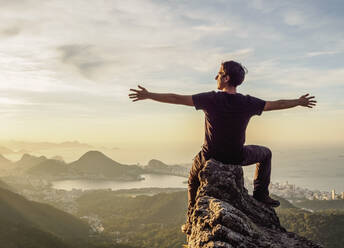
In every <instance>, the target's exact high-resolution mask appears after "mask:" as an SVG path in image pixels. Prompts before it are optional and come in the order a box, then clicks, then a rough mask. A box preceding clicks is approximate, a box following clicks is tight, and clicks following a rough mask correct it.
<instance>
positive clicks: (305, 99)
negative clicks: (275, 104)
mask: <svg viewBox="0 0 344 248" xmlns="http://www.w3.org/2000/svg"><path fill="white" fill-rule="evenodd" d="M308 95H309V94H306V95H303V96H301V97H300V98H299V99H298V102H299V105H300V106H303V107H308V108H313V106H315V103H316V102H317V101H315V100H314V96H308ZM311 99H312V100H311Z"/></svg>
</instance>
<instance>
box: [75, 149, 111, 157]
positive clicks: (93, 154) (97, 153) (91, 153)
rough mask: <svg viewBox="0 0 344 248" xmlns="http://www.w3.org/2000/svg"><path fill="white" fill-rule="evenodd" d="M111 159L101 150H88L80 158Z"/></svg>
mask: <svg viewBox="0 0 344 248" xmlns="http://www.w3.org/2000/svg"><path fill="white" fill-rule="evenodd" d="M104 158H107V159H110V158H109V157H107V156H106V155H105V154H104V153H102V152H100V151H88V152H86V153H85V154H84V155H82V156H81V157H80V159H104Z"/></svg>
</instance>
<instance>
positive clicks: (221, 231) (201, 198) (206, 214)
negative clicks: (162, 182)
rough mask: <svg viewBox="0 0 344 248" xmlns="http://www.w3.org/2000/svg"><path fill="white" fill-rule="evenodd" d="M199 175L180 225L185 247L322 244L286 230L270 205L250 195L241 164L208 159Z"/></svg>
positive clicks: (311, 245) (211, 247)
mask: <svg viewBox="0 0 344 248" xmlns="http://www.w3.org/2000/svg"><path fill="white" fill-rule="evenodd" d="M199 179H200V183H201V185H200V187H199V189H198V192H197V197H196V204H195V207H194V209H193V210H192V211H190V212H189V213H188V217H187V219H188V220H187V223H186V224H185V225H183V228H182V229H183V231H184V232H185V233H186V234H187V241H188V248H236V247H240V248H256V247H269V248H274V247H275V248H277V247H286V248H287V247H288V248H290V247H305V248H306V247H317V248H320V247H322V246H320V245H318V244H316V243H314V242H313V241H310V240H307V239H306V238H304V237H301V236H298V235H297V234H295V233H291V232H287V231H286V229H285V228H283V227H282V226H281V225H280V221H279V219H278V216H277V215H276V212H275V210H274V209H273V208H272V207H269V206H268V205H265V204H263V203H260V202H258V201H256V200H255V199H254V198H253V197H252V196H250V195H249V194H248V191H247V189H246V188H245V187H244V178H243V169H242V167H241V166H238V165H229V164H222V163H220V162H218V161H215V160H213V159H210V160H208V161H207V163H206V165H205V166H204V168H203V169H202V171H201V172H200V173H199Z"/></svg>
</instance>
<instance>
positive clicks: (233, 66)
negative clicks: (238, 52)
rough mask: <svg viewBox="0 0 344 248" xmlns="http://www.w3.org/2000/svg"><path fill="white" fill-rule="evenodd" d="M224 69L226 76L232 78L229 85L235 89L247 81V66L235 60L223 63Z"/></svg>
mask: <svg viewBox="0 0 344 248" xmlns="http://www.w3.org/2000/svg"><path fill="white" fill-rule="evenodd" d="M222 67H223V71H224V72H225V75H228V76H229V77H230V79H229V84H230V85H232V86H234V87H236V86H238V85H240V84H241V83H242V82H243V81H244V79H245V74H246V73H248V71H247V69H246V67H245V66H242V65H241V64H240V63H238V62H235V61H233V60H230V61H226V62H223V63H222Z"/></svg>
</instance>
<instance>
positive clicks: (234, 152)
mask: <svg viewBox="0 0 344 248" xmlns="http://www.w3.org/2000/svg"><path fill="white" fill-rule="evenodd" d="M244 78H245V70H244V67H243V66H242V65H241V64H239V63H237V62H235V61H227V62H224V63H222V64H221V66H220V70H219V72H218V74H217V75H216V77H215V80H217V89H218V90H219V91H218V92H215V91H211V92H205V93H200V94H195V95H177V94H161V93H152V92H149V91H147V90H146V89H145V88H144V87H142V86H140V85H139V86H138V87H139V89H138V90H136V89H130V90H131V91H133V92H135V93H131V94H129V97H130V98H131V99H132V100H133V101H134V102H135V101H139V100H144V99H152V100H155V101H159V102H164V103H172V104H182V105H186V106H194V107H195V108H196V109H197V110H198V109H202V110H203V111H204V113H205V139H204V144H203V147H202V151H200V152H199V153H198V154H197V155H196V157H195V158H194V162H193V165H192V168H191V170H190V175H189V180H188V199H189V200H188V209H189V211H192V208H193V206H194V204H195V197H196V193H197V189H198V187H199V185H200V182H199V180H198V173H199V171H200V170H201V169H202V167H203V166H204V164H205V162H206V160H208V159H210V158H213V159H215V160H217V161H220V162H222V163H225V164H240V165H243V166H244V165H250V164H256V170H255V175H254V181H253V182H254V191H253V197H254V198H255V199H256V200H258V201H260V202H262V203H264V204H266V205H268V206H271V207H278V206H279V205H280V203H279V201H277V200H274V199H272V198H270V197H269V190H268V187H269V184H270V175H271V156H272V154H271V151H270V149H269V148H267V147H264V146H257V145H244V143H245V132H246V127H247V125H248V122H249V120H250V118H251V117H252V116H254V115H261V113H262V111H270V110H280V109H287V108H293V107H296V106H303V107H308V108H312V107H313V106H315V103H316V101H315V100H314V99H313V98H314V96H309V94H306V95H303V96H301V97H300V98H298V99H292V100H278V101H264V100H261V99H259V98H256V97H252V96H250V95H242V94H240V93H237V90H236V88H237V86H239V85H240V84H241V83H242V82H243V81H244Z"/></svg>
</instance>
